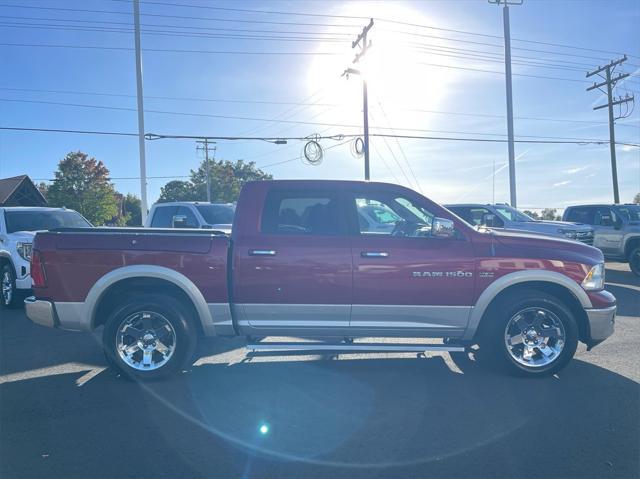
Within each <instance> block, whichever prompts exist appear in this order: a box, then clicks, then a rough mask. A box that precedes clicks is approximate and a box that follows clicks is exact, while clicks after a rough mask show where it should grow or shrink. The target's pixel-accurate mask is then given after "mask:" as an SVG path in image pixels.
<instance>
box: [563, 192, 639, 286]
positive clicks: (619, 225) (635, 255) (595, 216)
mask: <svg viewBox="0 0 640 479" xmlns="http://www.w3.org/2000/svg"><path fill="white" fill-rule="evenodd" d="M562 219H564V220H566V221H579V222H581V223H586V224H589V225H592V226H593V229H594V231H595V239H594V243H593V246H595V247H597V248H599V249H600V250H601V251H602V252H603V253H604V255H605V257H606V258H611V259H617V260H623V261H628V262H629V267H630V269H631V271H633V273H634V274H635V275H636V276H640V205H635V204H627V205H580V206H569V207H568V208H567V209H566V210H565V211H564V215H563V216H562Z"/></svg>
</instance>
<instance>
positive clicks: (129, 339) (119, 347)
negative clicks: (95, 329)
mask: <svg viewBox="0 0 640 479" xmlns="http://www.w3.org/2000/svg"><path fill="white" fill-rule="evenodd" d="M143 294H144V293H143ZM188 311H189V310H188V308H186V307H185V305H184V304H183V303H181V302H180V301H178V300H177V299H175V298H172V297H171V296H162V295H158V294H144V296H142V295H141V297H129V298H127V299H125V301H124V304H123V305H122V306H120V307H118V308H116V309H115V310H114V311H113V312H112V313H111V314H110V315H109V317H108V318H107V321H106V323H105V327H104V332H103V336H102V345H103V349H104V353H105V356H106V358H107V361H108V362H109V364H110V365H111V366H112V367H114V368H115V369H117V370H118V371H120V372H122V373H123V374H125V375H126V376H128V377H130V378H132V379H136V380H146V379H156V378H161V377H166V376H169V375H171V374H175V373H177V372H180V371H181V370H182V369H183V367H184V366H185V365H186V364H187V362H188V361H189V360H190V359H191V358H192V356H193V353H194V350H195V347H196V343H197V333H196V328H195V325H194V324H193V322H192V321H191V320H190V319H189V312H188Z"/></svg>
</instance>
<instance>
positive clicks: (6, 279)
mask: <svg viewBox="0 0 640 479" xmlns="http://www.w3.org/2000/svg"><path fill="white" fill-rule="evenodd" d="M12 299H13V278H12V277H11V272H10V271H5V272H4V274H3V275H2V302H3V303H4V305H5V306H8V305H10V304H11V300H12Z"/></svg>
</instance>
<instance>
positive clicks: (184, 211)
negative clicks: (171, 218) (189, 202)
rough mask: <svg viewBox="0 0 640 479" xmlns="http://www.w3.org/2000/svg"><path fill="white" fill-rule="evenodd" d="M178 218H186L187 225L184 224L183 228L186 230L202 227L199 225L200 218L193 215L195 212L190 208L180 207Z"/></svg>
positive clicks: (177, 213)
mask: <svg viewBox="0 0 640 479" xmlns="http://www.w3.org/2000/svg"><path fill="white" fill-rule="evenodd" d="M176 216H184V217H185V223H184V226H183V227H184V228H199V227H200V225H199V224H198V218H196V215H195V214H194V213H193V211H191V208H189V207H187V206H179V207H178V211H177V212H176ZM172 226H173V225H172Z"/></svg>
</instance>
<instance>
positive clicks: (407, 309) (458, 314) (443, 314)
mask: <svg viewBox="0 0 640 479" xmlns="http://www.w3.org/2000/svg"><path fill="white" fill-rule="evenodd" d="M472 309H473V308H472V307H471V306H423V305H402V304H354V305H353V306H352V307H351V322H350V323H349V326H350V327H352V328H372V329H379V328H384V329H460V330H463V329H465V328H466V327H467V323H468V320H469V314H470V312H471V310H472Z"/></svg>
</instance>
